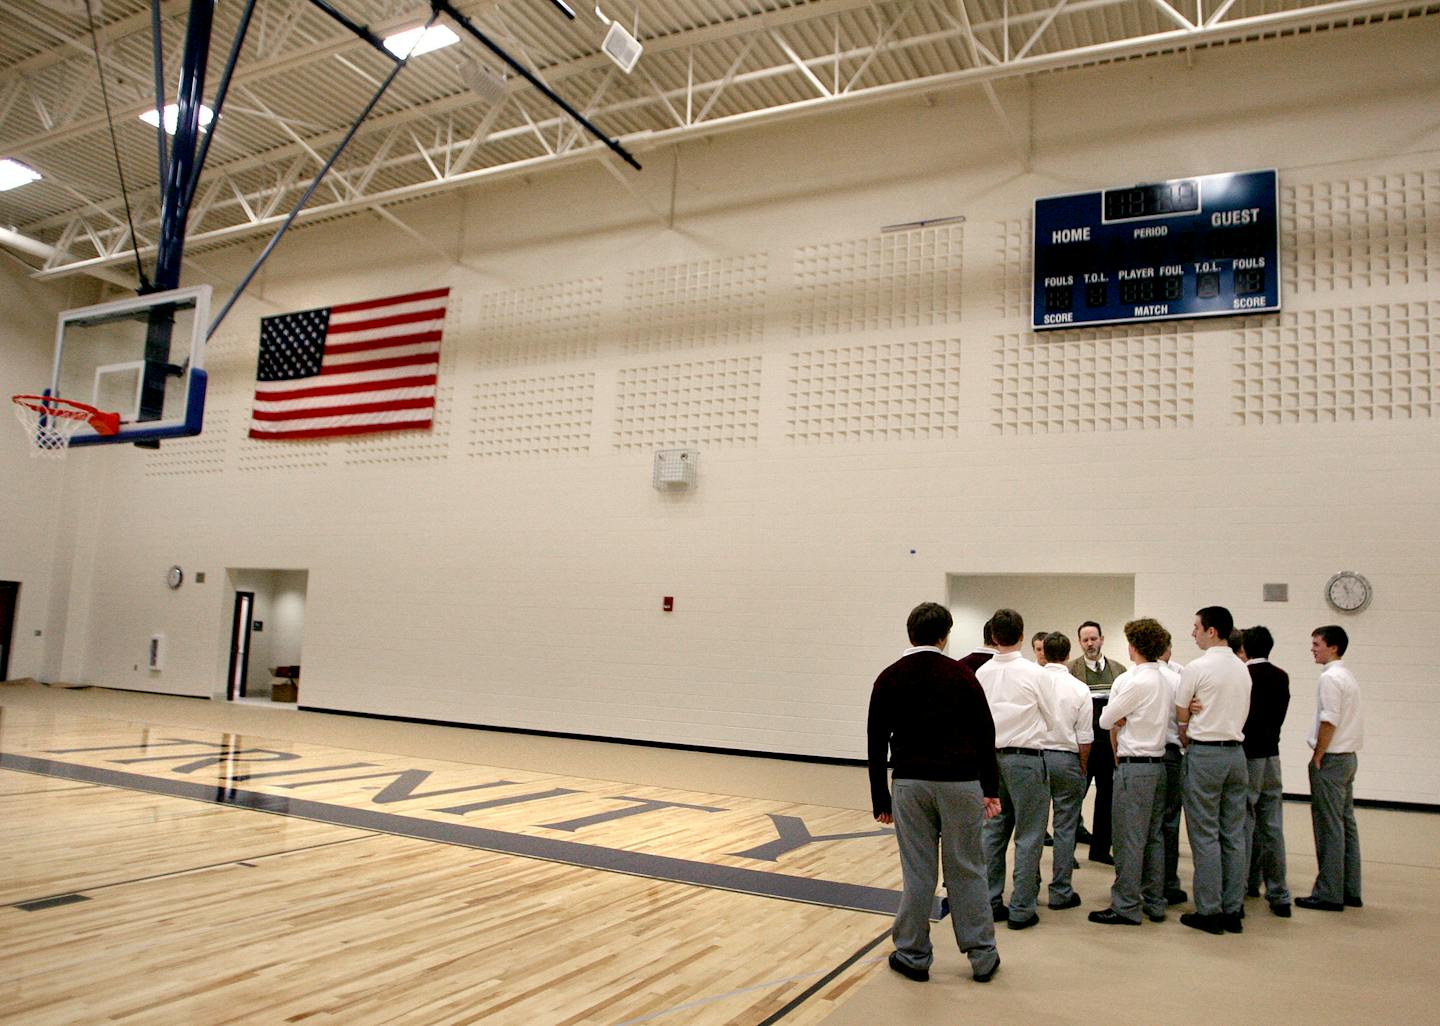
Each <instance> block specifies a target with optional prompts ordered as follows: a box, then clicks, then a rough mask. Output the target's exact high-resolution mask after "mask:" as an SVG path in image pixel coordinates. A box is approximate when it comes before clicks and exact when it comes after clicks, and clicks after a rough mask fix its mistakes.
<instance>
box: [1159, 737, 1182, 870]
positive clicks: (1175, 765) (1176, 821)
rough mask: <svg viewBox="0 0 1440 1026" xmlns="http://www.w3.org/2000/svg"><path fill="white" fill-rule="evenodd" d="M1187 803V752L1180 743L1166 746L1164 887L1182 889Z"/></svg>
mask: <svg viewBox="0 0 1440 1026" xmlns="http://www.w3.org/2000/svg"><path fill="white" fill-rule="evenodd" d="M1184 803H1185V752H1184V751H1183V750H1182V749H1181V748H1180V746H1179V745H1168V744H1167V745H1166V746H1165V818H1164V819H1163V820H1161V822H1160V836H1161V838H1162V839H1163V840H1164V841H1165V889H1166V890H1167V891H1178V890H1179V889H1180V810H1181V808H1182V806H1183V805H1184Z"/></svg>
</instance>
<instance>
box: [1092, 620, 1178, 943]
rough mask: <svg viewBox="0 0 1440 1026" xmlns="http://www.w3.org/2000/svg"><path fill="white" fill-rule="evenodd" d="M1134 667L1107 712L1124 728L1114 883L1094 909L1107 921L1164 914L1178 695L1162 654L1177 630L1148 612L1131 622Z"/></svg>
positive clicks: (1118, 759)
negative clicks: (1168, 743)
mask: <svg viewBox="0 0 1440 1026" xmlns="http://www.w3.org/2000/svg"><path fill="white" fill-rule="evenodd" d="M1125 638H1126V640H1127V641H1129V643H1130V658H1131V659H1133V660H1134V661H1135V663H1136V666H1135V667H1134V669H1131V670H1127V671H1126V672H1125V673H1122V674H1121V675H1120V676H1119V677H1118V678H1117V679H1116V680H1115V684H1114V686H1113V687H1112V688H1111V691H1110V702H1109V704H1108V705H1107V706H1106V707H1105V711H1104V712H1103V713H1101V715H1100V726H1101V727H1102V728H1103V729H1105V730H1110V729H1111V728H1117V734H1116V737H1115V788H1114V798H1113V801H1112V804H1113V808H1112V810H1111V829H1112V836H1113V843H1114V846H1115V884H1114V886H1113V887H1111V889H1110V907H1109V908H1107V909H1105V910H1103V911H1100V912H1091V913H1090V922H1092V923H1100V924H1102V925H1105V926H1139V925H1140V915H1141V913H1142V912H1143V913H1144V914H1145V915H1146V916H1147V917H1149V919H1150V921H1151V922H1154V923H1161V922H1164V921H1165V844H1164V841H1163V839H1162V838H1161V835H1160V825H1161V821H1162V820H1163V819H1164V817H1165V733H1166V729H1167V728H1168V727H1169V725H1170V706H1171V703H1172V702H1173V701H1174V699H1173V697H1172V692H1171V688H1170V681H1169V680H1168V679H1167V678H1166V676H1165V674H1164V673H1162V671H1161V669H1160V665H1159V661H1160V657H1161V656H1162V655H1163V654H1164V652H1165V649H1166V648H1168V647H1169V645H1170V632H1169V631H1167V630H1166V629H1165V628H1164V627H1162V626H1161V625H1160V623H1159V622H1158V621H1156V620H1152V619H1150V618H1148V617H1146V618H1142V619H1139V620H1131V621H1130V622H1129V623H1127V624H1126V625H1125Z"/></svg>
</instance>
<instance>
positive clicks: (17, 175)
mask: <svg viewBox="0 0 1440 1026" xmlns="http://www.w3.org/2000/svg"><path fill="white" fill-rule="evenodd" d="M39 180H40V172H39V171H36V170H35V169H34V168H29V167H26V166H25V165H24V164H22V163H20V162H19V161H18V160H11V159H10V158H9V157H5V158H3V159H0V192H7V191H9V190H10V189H18V188H20V186H22V185H29V184H30V183H31V182H38V181H39Z"/></svg>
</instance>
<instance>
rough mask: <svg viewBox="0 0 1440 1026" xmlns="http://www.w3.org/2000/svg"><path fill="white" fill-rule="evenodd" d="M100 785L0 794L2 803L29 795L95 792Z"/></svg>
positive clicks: (77, 785) (43, 788)
mask: <svg viewBox="0 0 1440 1026" xmlns="http://www.w3.org/2000/svg"><path fill="white" fill-rule="evenodd" d="M99 786H100V785H99V784H76V785H75V786H74V787H50V788H45V787H42V788H40V790H38V791H10V792H8V793H7V794H0V801H4V800H5V799H6V798H20V797H22V796H24V795H27V794H64V793H65V792H66V791H93V790H95V788H97V787H99Z"/></svg>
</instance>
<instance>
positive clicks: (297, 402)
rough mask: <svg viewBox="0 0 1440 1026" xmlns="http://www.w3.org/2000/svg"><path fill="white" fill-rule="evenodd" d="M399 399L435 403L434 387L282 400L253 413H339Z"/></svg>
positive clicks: (261, 404) (257, 405)
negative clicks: (346, 409) (360, 405)
mask: <svg viewBox="0 0 1440 1026" xmlns="http://www.w3.org/2000/svg"><path fill="white" fill-rule="evenodd" d="M400 399H421V400H428V401H429V402H432V403H433V402H434V401H435V386H434V385H428V386H426V387H423V388H387V389H384V390H381V391H374V392H346V393H345V394H343V395H321V396H312V397H310V398H308V399H282V400H280V401H278V402H259V401H257V402H256V403H255V413H256V415H257V416H258V415H259V414H260V413H262V412H264V413H283V412H285V411H289V410H315V411H324V412H337V413H338V412H339V411H341V410H343V409H345V408H347V407H350V406H354V405H356V404H358V403H388V402H395V401H396V400H400Z"/></svg>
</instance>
